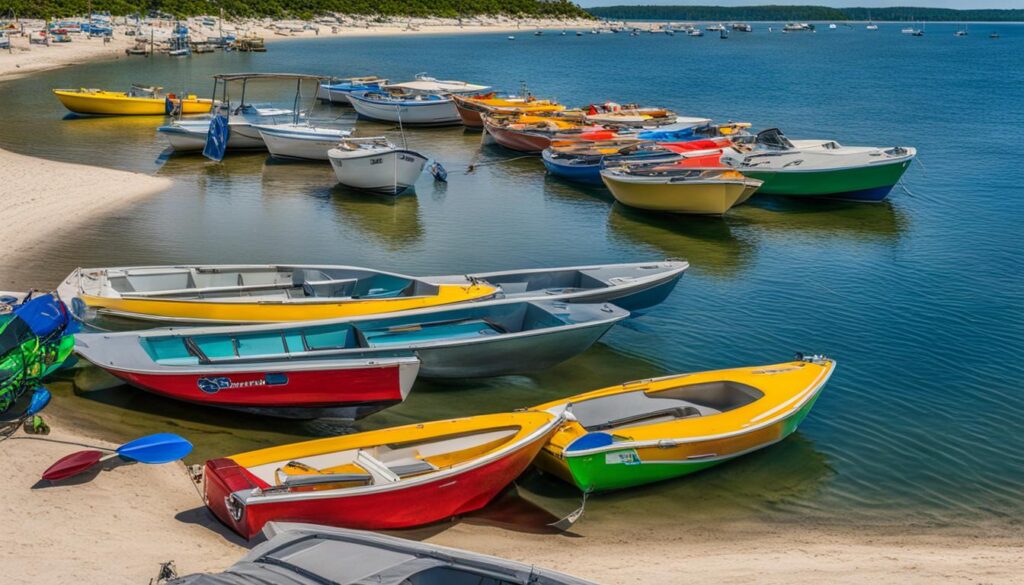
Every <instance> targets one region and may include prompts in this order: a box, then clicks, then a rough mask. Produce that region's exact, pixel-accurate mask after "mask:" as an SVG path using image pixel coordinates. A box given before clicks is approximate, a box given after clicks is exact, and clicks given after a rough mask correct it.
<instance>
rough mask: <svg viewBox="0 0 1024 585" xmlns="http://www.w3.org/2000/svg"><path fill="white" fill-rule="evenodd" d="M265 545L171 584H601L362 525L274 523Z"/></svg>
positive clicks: (266, 532) (265, 530)
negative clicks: (213, 570) (221, 568)
mask: <svg viewBox="0 0 1024 585" xmlns="http://www.w3.org/2000/svg"><path fill="white" fill-rule="evenodd" d="M263 535H264V536H265V537H266V538H267V542H264V543H260V544H259V545H257V546H256V547H254V548H253V549H252V550H251V551H250V552H249V553H248V554H246V555H245V557H243V558H242V559H241V560H240V561H238V562H237V563H235V564H234V565H233V566H231V567H228V568H227V569H226V570H225V571H224V572H223V573H214V574H202V575H200V574H195V575H187V576H185V577H181V578H178V579H172V580H170V581H168V582H167V583H166V584H165V585H226V584H228V583H231V584H234V585H242V584H250V585H257V584H264V585H266V584H278V583H280V584H281V585H284V584H285V583H288V584H290V585H299V584H309V585H312V584H314V583H323V584H326V583H330V584H332V585H365V584H366V583H375V584H378V585H412V584H415V585H457V584H466V585H469V584H472V585H594V584H593V583H591V582H589V581H584V580H582V579H577V578H576V577H571V576H569V575H564V574H562V573H557V572H555V571H550V570H547V569H543V568H538V567H535V566H533V565H525V564H522V563H517V562H515V561H508V560H505V559H499V558H497V557H492V556H488V555H482V554H478V553H472V552H467V551H464V550H459V549H454V548H448V547H444V546H438V545H436V544H429V543H425V542H416V541H415V540H409V539H406V538H399V537H396V536H387V535H384V534H376V533H372V532H364V531H360V530H348V529H344V528H336V527H329V526H323V525H319V524H299V523H289V522H268V523H267V524H266V525H265V526H264V527H263Z"/></svg>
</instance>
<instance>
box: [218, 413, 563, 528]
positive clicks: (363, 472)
mask: <svg viewBox="0 0 1024 585" xmlns="http://www.w3.org/2000/svg"><path fill="white" fill-rule="evenodd" d="M562 420H563V417H562V416H561V415H558V416H556V415H553V414H551V413H548V412H515V413H505V414H492V415H483V416H475V417H469V418H462V419H453V420H444V421H435V422H428V423H422V424H416V425H407V426H403V427H395V428H390V429H381V430H377V431H369V432H365V433H356V434H351V435H342V436H340V437H333V438H329V439H320V440H316V441H307V442H304V443H296V444H293V445H283V446H280V447H272V448H269V449H262V450H259V451H252V452H249V453H243V454H240V455H232V456H231V457H227V458H222V459H213V460H210V461H207V462H206V468H205V472H204V475H203V491H204V494H205V499H206V505H207V506H209V508H210V510H211V511H212V512H213V513H214V515H216V516H217V518H218V519H220V521H221V522H223V523H224V524H225V525H227V526H228V527H229V528H231V529H232V530H234V531H235V532H237V533H238V534H240V535H242V536H244V537H245V538H252V537H253V536H255V535H256V534H258V533H259V532H260V530H261V529H262V528H263V525H264V524H266V523H267V522H270V521H294V522H315V523H317V524H327V525H332V526H341V527H348V528H360V529H365V530H387V529H396V528H408V527H412V526H419V525H423V524H430V523H433V522H438V521H442V520H446V519H448V518H451V517H453V516H457V515H460V514H465V513H467V512H472V511H474V510H478V509H480V508H482V507H484V506H485V505H487V503H488V502H490V501H491V500H492V499H494V497H495V496H496V495H498V493H499V492H501V490H503V489H504V488H505V487H506V486H507V485H508V484H509V483H511V482H512V480H514V479H515V478H516V477H517V476H518V475H519V474H521V473H522V472H523V471H525V470H526V468H527V467H528V466H529V465H530V463H531V462H532V461H533V459H534V457H536V455H537V453H538V452H539V451H540V449H541V448H542V447H543V445H544V444H546V443H547V441H548V439H549V438H550V437H551V435H553V434H554V433H555V431H556V430H557V429H558V427H559V425H560V424H561V422H562Z"/></svg>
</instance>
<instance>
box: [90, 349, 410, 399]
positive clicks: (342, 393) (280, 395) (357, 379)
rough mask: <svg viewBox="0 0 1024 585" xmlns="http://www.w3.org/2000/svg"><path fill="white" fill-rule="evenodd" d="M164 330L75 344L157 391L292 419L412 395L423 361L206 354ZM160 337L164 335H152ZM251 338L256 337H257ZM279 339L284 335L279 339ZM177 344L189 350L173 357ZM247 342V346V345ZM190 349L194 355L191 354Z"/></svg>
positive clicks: (126, 377) (102, 363) (109, 367)
mask: <svg viewBox="0 0 1024 585" xmlns="http://www.w3.org/2000/svg"><path fill="white" fill-rule="evenodd" d="M161 331H162V330H153V331H149V332H139V333H135V332H132V333H111V334H79V335H76V336H75V338H76V339H75V350H76V351H77V352H78V353H79V354H80V355H81V356H82V357H84V358H85V359H87V360H89V361H90V362H92V363H94V364H96V365H97V366H99V367H101V368H103V369H105V370H107V371H108V372H110V373H111V374H113V375H114V376H117V377H118V378H121V379H122V380H124V381H125V382H128V383H129V384H131V385H133V386H137V387H139V388H142V389H143V390H147V391H149V392H152V393H154V394H159V395H162V396H166V397H168V398H174V399H177V400H184V401H187V402H194V403H198V404H204V405H207V406H217V407H221V408H229V409H232V410H242V411H247V412H253V413H257V414H267V415H273V416H281V417H287V418H305V419H309V418H318V417H334V418H346V419H357V418H362V417H364V416H367V415H369V414H372V413H374V412H377V411H379V410H381V409H383V408H386V407H388V406H391V405H394V404H398V403H400V402H402V401H403V400H405V397H406V396H408V394H409V391H410V390H411V389H412V385H413V382H415V381H416V375H417V374H418V373H419V367H420V362H419V359H417V358H416V357H414V356H411V355H399V356H395V357H373V358H362V357H360V358H355V357H343V358H331V357H330V356H323V357H321V358H320V359H302V360H299V359H294V357H295V356H297V355H299V354H297V353H293V354H287V355H284V356H279V357H276V358H270V359H260V356H252V357H250V356H248V355H241V356H239V355H238V349H237V348H238V345H239V344H244V343H245V342H247V341H248V342H250V343H251V342H252V339H248V340H242V341H241V342H239V341H232V340H230V339H227V340H226V341H225V345H228V346H230V345H231V344H233V345H234V346H235V347H236V349H235V350H234V352H231V353H232V355H231V356H228V357H214V356H212V355H207V353H206V352H209V351H210V348H209V347H207V348H206V352H204V351H203V350H202V348H197V347H194V348H191V349H189V348H188V345H189V344H188V341H187V339H188V338H185V339H183V338H181V337H176V338H174V339H172V340H170V341H165V340H163V339H161V338H159V335H160V332H161ZM151 335H152V336H157V337H152V338H151ZM250 337H252V336H250ZM278 341H280V340H279V339H278ZM171 343H176V344H177V345H181V344H182V343H184V344H185V345H184V348H177V347H175V349H174V351H177V350H178V349H181V351H180V352H179V353H181V354H185V355H184V356H181V355H173V356H172V355H170V352H171V349H170V345H171ZM244 349H245V348H243V350H244ZM186 350H187V352H188V353H186Z"/></svg>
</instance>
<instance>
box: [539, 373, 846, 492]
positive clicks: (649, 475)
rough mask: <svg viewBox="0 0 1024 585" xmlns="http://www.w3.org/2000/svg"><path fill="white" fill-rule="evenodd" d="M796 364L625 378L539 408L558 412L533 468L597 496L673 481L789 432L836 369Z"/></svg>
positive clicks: (755, 448) (749, 450)
mask: <svg viewBox="0 0 1024 585" xmlns="http://www.w3.org/2000/svg"><path fill="white" fill-rule="evenodd" d="M798 358H799V359H797V360H796V361H792V362H787V363H781V364H774V365H770V366H754V367H749V368H736V369H730V370H716V371H709V372H699V373H695V374H682V375H678V376H668V377H665V378H657V379H653V380H640V381H637V382H627V383H625V384H622V385H621V386H613V387H611V388H605V389H603V390H597V391H595V392H589V393H587V394H580V395H578V396H573V397H571V398H566V399H564V400H558V401H554V402H549V403H547V404H542V405H540V406H537V407H535V408H534V410H540V411H547V412H550V413H561V412H563V411H565V416H566V422H564V423H562V426H561V427H560V428H559V430H558V432H557V433H555V434H554V436H553V437H552V438H551V440H550V441H548V443H547V445H545V447H544V449H543V450H541V452H540V455H539V456H538V459H537V465H538V466H539V467H541V468H542V469H544V470H545V471H548V472H549V473H551V474H553V475H555V476H557V477H560V478H562V479H564V480H565V481H567V482H569V483H574V484H576V485H577V486H578V487H579V488H580V489H582V490H584V491H599V490H610V489H619V488H626V487H632V486H637V485H642V484H645V483H651V482H655V481H662V480H666V479H672V478H675V477H680V476H683V475H687V474H690V473H693V472H695V471H700V470H702V469H706V468H708V467H711V466H713V465H717V464H719V463H722V462H724V461H729V460H731V459H734V458H736V457H739V456H741V455H744V454H746V453H750V452H752V451H756V450H758V449H761V448H764V447H767V446H768V445H771V444H774V443H776V442H778V441H781V440H783V439H785V438H786V437H787V436H789V435H790V434H792V433H793V432H794V431H795V430H796V428H797V426H798V425H799V424H800V423H801V422H802V421H803V419H804V418H805V417H806V416H807V414H808V413H809V412H810V411H811V408H812V407H813V406H814V403H815V401H816V400H817V399H818V396H819V395H820V394H821V391H822V389H823V388H824V387H825V383H826V382H827V381H828V379H829V377H830V376H831V375H832V372H833V370H834V369H835V362H834V361H833V360H830V359H828V358H824V357H821V356H811V357H807V358H804V357H803V356H798Z"/></svg>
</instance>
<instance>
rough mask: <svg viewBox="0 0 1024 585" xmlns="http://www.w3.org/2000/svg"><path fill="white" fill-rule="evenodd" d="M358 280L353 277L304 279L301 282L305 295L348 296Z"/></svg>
mask: <svg viewBox="0 0 1024 585" xmlns="http://www.w3.org/2000/svg"><path fill="white" fill-rule="evenodd" d="M358 282H359V280H358V279H355V278H338V279H331V280H306V281H303V282H302V292H303V293H304V294H305V295H306V296H307V297H348V296H351V295H352V290H353V289H354V288H355V286H356V283H358Z"/></svg>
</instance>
